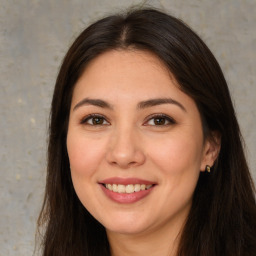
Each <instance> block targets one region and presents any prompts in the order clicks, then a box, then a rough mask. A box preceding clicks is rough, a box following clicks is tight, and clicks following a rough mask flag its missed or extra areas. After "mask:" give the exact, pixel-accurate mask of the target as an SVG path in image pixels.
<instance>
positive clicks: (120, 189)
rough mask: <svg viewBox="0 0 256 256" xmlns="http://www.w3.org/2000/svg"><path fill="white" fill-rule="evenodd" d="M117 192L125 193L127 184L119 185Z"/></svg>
mask: <svg viewBox="0 0 256 256" xmlns="http://www.w3.org/2000/svg"><path fill="white" fill-rule="evenodd" d="M117 192H118V193H125V185H120V184H119V185H117Z"/></svg>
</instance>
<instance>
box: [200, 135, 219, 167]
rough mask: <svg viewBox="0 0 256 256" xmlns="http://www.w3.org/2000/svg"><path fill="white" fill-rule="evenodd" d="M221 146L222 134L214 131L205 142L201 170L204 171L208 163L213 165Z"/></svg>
mask: <svg viewBox="0 0 256 256" xmlns="http://www.w3.org/2000/svg"><path fill="white" fill-rule="evenodd" d="M220 147H221V136H220V133H219V132H212V133H211V134H210V135H209V136H208V137H207V138H206V139H205V142H204V149H203V155H202V161H201V167H200V171H202V172H204V171H205V168H206V166H207V165H209V166H210V167H212V166H213V165H214V162H215V160H216V159H217V157H218V155H219V152H220Z"/></svg>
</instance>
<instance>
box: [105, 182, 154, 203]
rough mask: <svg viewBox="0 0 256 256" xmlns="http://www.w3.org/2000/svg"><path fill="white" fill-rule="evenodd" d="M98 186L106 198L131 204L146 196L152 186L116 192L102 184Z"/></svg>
mask: <svg viewBox="0 0 256 256" xmlns="http://www.w3.org/2000/svg"><path fill="white" fill-rule="evenodd" d="M100 186H101V188H102V190H103V192H104V193H105V195H106V196H107V197H108V198H110V199H111V200H112V201H114V202H117V203H120V204H132V203H135V202H138V201H139V200H141V199H143V198H144V197H146V196H148V195H149V194H150V193H151V192H152V190H153V188H154V186H153V187H151V188H149V189H147V190H141V191H139V192H134V193H117V192H113V191H111V190H109V189H107V188H105V187H104V186H103V185H100Z"/></svg>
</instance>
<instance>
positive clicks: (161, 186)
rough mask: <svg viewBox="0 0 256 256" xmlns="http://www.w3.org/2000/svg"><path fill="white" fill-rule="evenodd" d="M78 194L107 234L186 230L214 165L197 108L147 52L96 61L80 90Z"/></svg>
mask: <svg viewBox="0 0 256 256" xmlns="http://www.w3.org/2000/svg"><path fill="white" fill-rule="evenodd" d="M67 149H68V155H69V160H70V168H71V175H72V180H73V184H74V188H75V191H76V193H77V195H78V197H79V199H80V200H81V202H82V204H83V205H84V207H85V208H86V209H87V210H88V211H89V212H90V213H91V214H92V215H93V216H94V217H95V218H96V219H97V220H98V221H99V222H101V223H102V224H103V225H104V226H105V227H106V229H107V232H117V233H123V234H124V233H125V234H141V233H143V232H152V231H154V230H158V229H161V228H166V227H172V228H173V227H175V226H177V228H178V227H181V225H182V224H183V222H184V220H185V218H186V216H187V214H188V211H189V209H190V207H191V202H192V196H193V192H194V190H195V187H196V184H197V180H198V176H199V173H200V170H201V171H202V170H204V169H205V165H206V164H209V165H211V164H212V163H213V162H212V161H211V160H209V159H210V158H209V155H210V153H209V151H210V143H209V142H208V141H207V140H206V141H204V140H203V133H202V124H201V120H200V115H199V112H198V109H197V107H196V104H195V102H194V101H193V100H192V98H190V97H189V96H188V95H186V94H185V93H183V92H182V91H181V90H180V89H179V88H178V85H177V82H176V81H175V79H174V78H173V77H171V75H170V73H169V72H168V70H167V69H166V68H165V66H164V65H163V64H162V62H161V61H160V60H159V59H158V58H157V57H155V56H154V55H153V54H151V53H148V52H143V51H136V50H134V51H132V50H126V51H125V50H118V51H117V50H116V51H109V52H106V53H104V54H102V55H100V56H99V57H97V58H96V59H94V60H93V61H92V62H91V63H90V64H89V65H88V66H87V68H86V69H85V71H84V73H83V74H82V76H81V77H80V79H79V80H78V82H77V83H76V85H75V89H74V93H73V98H72V104H71V110H70V119H69V126H68V134H67Z"/></svg>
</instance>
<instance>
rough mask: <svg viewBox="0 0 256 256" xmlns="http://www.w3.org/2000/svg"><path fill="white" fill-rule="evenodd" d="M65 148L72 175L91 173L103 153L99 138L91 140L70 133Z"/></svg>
mask: <svg viewBox="0 0 256 256" xmlns="http://www.w3.org/2000/svg"><path fill="white" fill-rule="evenodd" d="M67 150H68V156H69V161H70V167H71V172H72V176H73V175H74V174H76V175H79V176H84V175H87V176H89V175H91V174H93V172H94V171H95V170H96V168H97V166H98V164H99V163H100V161H101V159H102V157H103V155H104V145H103V143H102V141H101V140H94V141H91V140H89V139H87V138H86V137H83V136H80V135H78V134H72V133H69V134H68V136H67Z"/></svg>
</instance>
